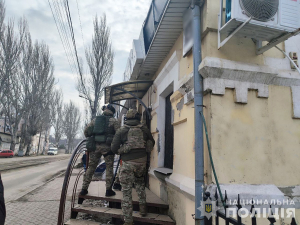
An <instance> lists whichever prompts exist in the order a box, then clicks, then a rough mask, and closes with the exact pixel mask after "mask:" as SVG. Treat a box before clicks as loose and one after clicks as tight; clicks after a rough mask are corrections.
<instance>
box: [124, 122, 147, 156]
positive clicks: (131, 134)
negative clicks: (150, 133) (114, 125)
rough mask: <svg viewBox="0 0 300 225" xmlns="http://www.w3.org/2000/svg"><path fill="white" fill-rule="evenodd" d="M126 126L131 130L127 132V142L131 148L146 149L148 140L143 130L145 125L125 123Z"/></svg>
mask: <svg viewBox="0 0 300 225" xmlns="http://www.w3.org/2000/svg"><path fill="white" fill-rule="evenodd" d="M125 127H128V128H129V131H128V133H127V142H126V144H127V145H128V147H129V149H130V150H132V149H145V147H146V142H145V140H144V133H143V130H142V127H143V125H142V124H140V125H137V126H128V125H125Z"/></svg>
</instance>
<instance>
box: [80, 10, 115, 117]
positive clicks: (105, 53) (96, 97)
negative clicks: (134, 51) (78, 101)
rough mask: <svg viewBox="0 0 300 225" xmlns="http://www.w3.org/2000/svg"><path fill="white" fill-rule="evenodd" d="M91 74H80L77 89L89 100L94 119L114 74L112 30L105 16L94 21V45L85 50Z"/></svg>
mask: <svg viewBox="0 0 300 225" xmlns="http://www.w3.org/2000/svg"><path fill="white" fill-rule="evenodd" d="M85 56H86V60H87V64H88V67H89V74H88V75H83V74H82V73H80V75H79V78H78V86H77V89H78V91H79V94H80V95H81V96H82V97H83V98H85V99H87V101H88V104H89V106H90V110H91V117H92V118H94V117H95V116H96V114H97V112H98V110H99V108H100V106H99V105H100V104H99V103H100V100H101V97H102V96H103V91H104V88H105V87H106V86H107V85H109V84H110V83H111V76H112V73H113V64H114V51H113V48H112V44H111V40H110V28H109V27H108V26H107V23H106V16H105V14H104V15H103V16H102V17H101V18H100V19H98V17H97V16H96V17H95V19H94V35H93V38H92V45H91V46H90V47H87V48H86V50H85Z"/></svg>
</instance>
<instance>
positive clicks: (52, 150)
mask: <svg viewBox="0 0 300 225" xmlns="http://www.w3.org/2000/svg"><path fill="white" fill-rule="evenodd" d="M57 152H58V149H57V148H49V150H48V155H57Z"/></svg>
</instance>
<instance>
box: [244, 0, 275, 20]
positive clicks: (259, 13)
mask: <svg viewBox="0 0 300 225" xmlns="http://www.w3.org/2000/svg"><path fill="white" fill-rule="evenodd" d="M240 4H241V7H242V9H243V10H244V11H245V13H246V14H247V15H248V16H249V17H252V18H253V19H256V20H259V21H263V22H266V21H268V20H271V19H272V18H273V17H274V16H275V14H276V13H277V11H278V6H279V0H240Z"/></svg>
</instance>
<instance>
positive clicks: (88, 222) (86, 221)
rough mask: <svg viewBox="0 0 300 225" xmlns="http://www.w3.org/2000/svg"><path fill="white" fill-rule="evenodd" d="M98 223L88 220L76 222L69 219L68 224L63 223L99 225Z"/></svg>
mask: <svg viewBox="0 0 300 225" xmlns="http://www.w3.org/2000/svg"><path fill="white" fill-rule="evenodd" d="M99 224H100V223H99V222H92V221H88V220H76V219H71V220H69V221H68V222H66V223H65V225H99Z"/></svg>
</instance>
